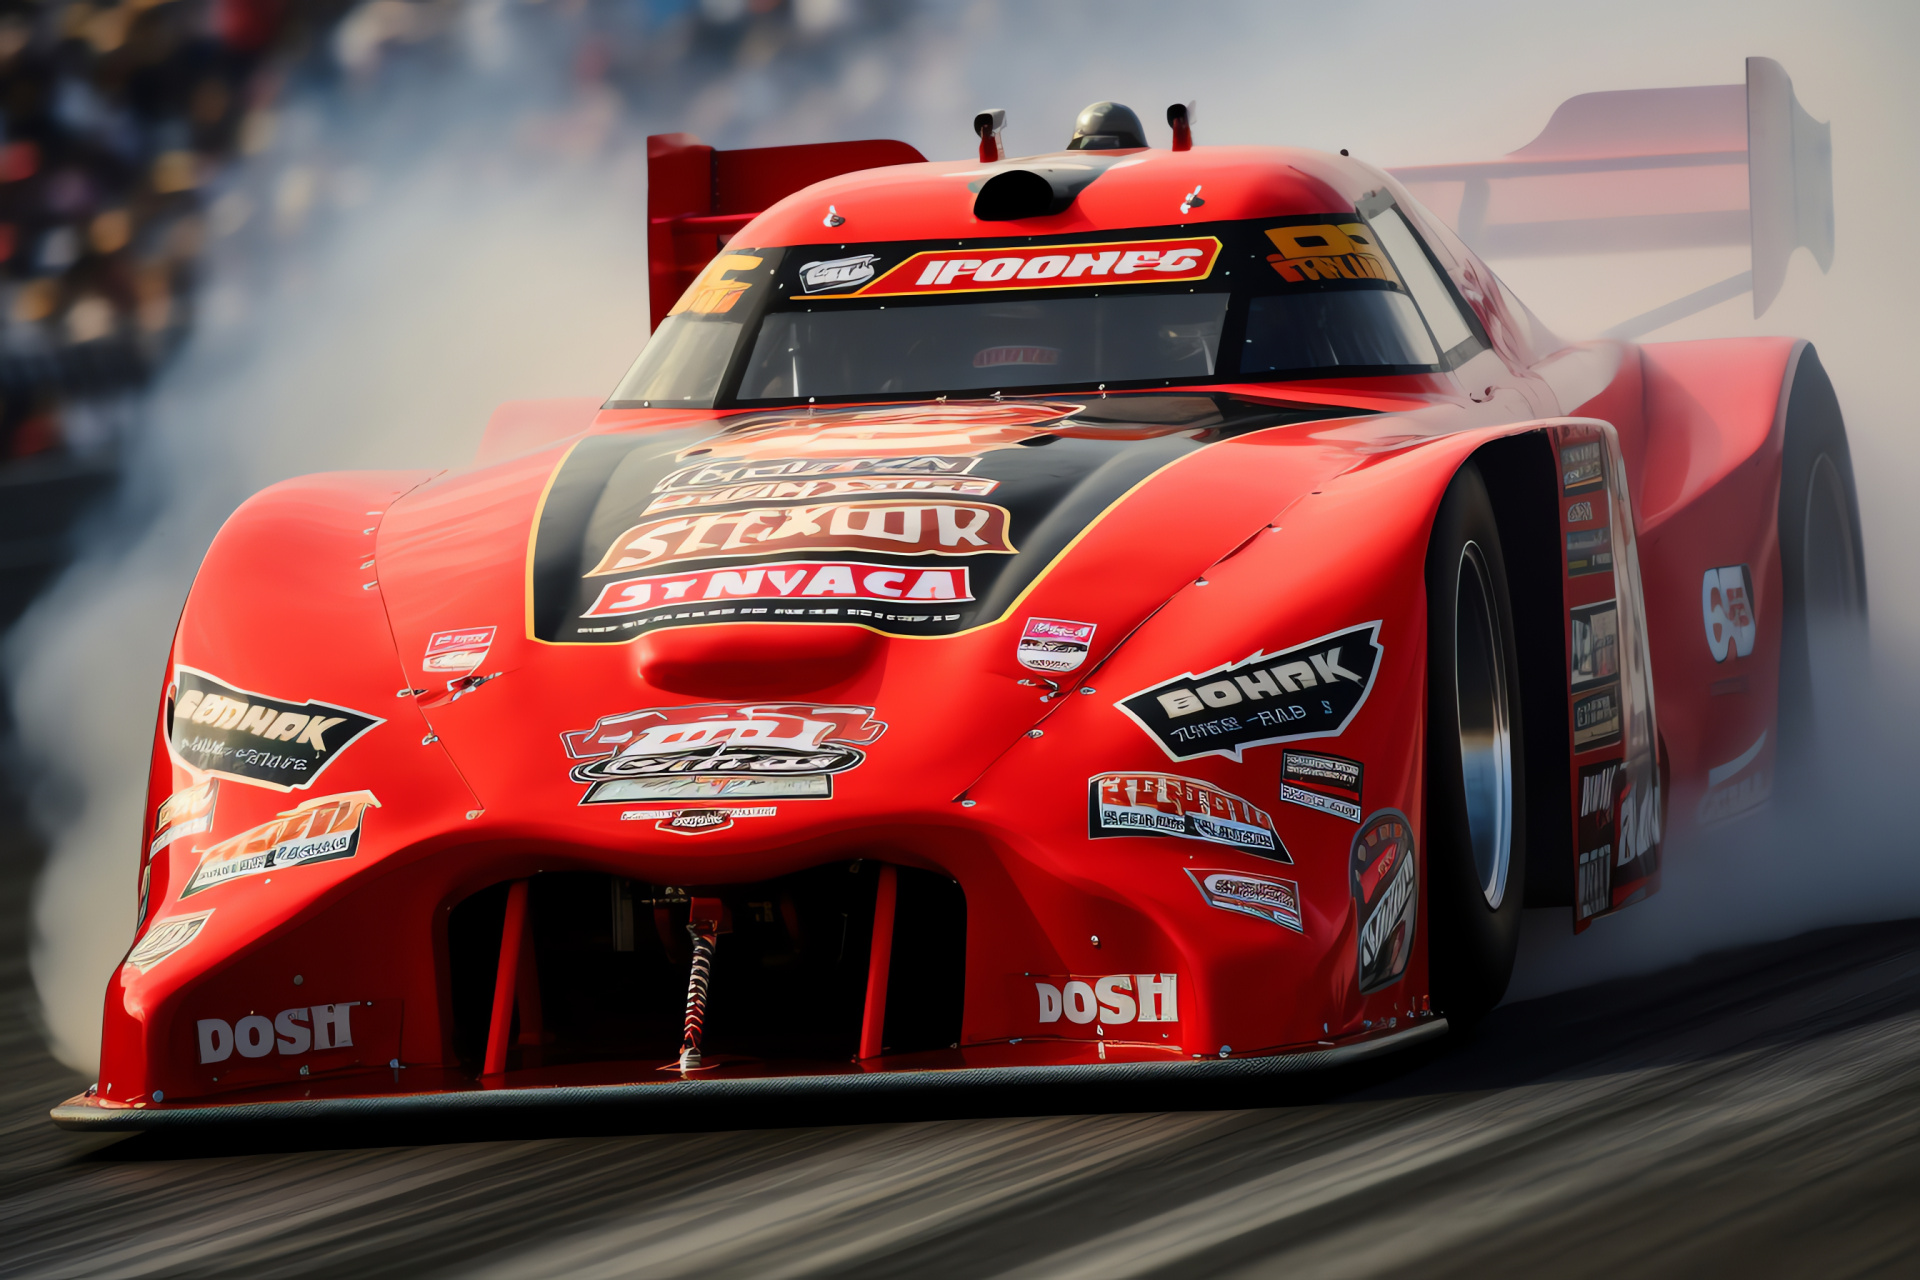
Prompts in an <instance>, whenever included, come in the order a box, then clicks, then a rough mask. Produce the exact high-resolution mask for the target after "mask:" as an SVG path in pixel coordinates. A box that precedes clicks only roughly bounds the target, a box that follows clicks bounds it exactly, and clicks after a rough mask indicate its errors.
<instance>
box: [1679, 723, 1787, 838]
mask: <svg viewBox="0 0 1920 1280" xmlns="http://www.w3.org/2000/svg"><path fill="white" fill-rule="evenodd" d="M1766 745H1767V735H1766V733H1765V732H1762V733H1761V734H1760V736H1759V737H1758V738H1756V739H1754V743H1753V745H1752V746H1750V747H1748V748H1747V749H1746V750H1745V751H1742V752H1741V753H1740V754H1739V755H1737V756H1735V757H1734V758H1733V759H1731V760H1729V761H1727V762H1726V763H1725V764H1717V765H1715V766H1714V767H1713V768H1711V769H1709V770H1707V791H1706V794H1705V795H1703V796H1701V797H1700V804H1699V806H1698V808H1697V809H1696V811H1695V812H1696V814H1697V816H1698V817H1699V820H1700V823H1701V825H1703V826H1704V825H1706V824H1707V823H1710V822H1725V821H1727V820H1728V819H1729V818H1737V817H1739V816H1740V815H1741V814H1743V813H1746V812H1748V811H1749V810H1751V809H1757V808H1759V807H1760V806H1761V805H1763V804H1765V803H1766V802H1767V799H1768V797H1770V796H1771V795H1772V794H1773V784H1772V783H1771V782H1770V781H1769V780H1768V778H1767V774H1766V771H1765V770H1764V769H1752V770H1749V766H1751V765H1752V764H1754V762H1756V761H1757V760H1759V758H1760V752H1761V750H1762V749H1763V748H1765V747H1766Z"/></svg>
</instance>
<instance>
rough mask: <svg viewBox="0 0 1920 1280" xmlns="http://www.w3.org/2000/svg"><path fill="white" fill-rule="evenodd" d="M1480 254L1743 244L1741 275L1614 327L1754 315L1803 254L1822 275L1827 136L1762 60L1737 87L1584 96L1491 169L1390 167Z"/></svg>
mask: <svg viewBox="0 0 1920 1280" xmlns="http://www.w3.org/2000/svg"><path fill="white" fill-rule="evenodd" d="M1389 172H1390V173H1392V174H1393V176H1394V177H1396V178H1398V179H1399V180H1400V181H1401V182H1402V183H1403V184H1404V185H1405V186H1406V187H1407V189H1408V190H1409V191H1411V192H1412V193H1413V195H1414V197H1415V198H1416V199H1418V200H1419V201H1420V202H1421V203H1422V204H1424V205H1426V206H1427V207H1429V208H1431V209H1432V210H1433V211H1434V212H1435V213H1436V214H1438V215H1439V216H1440V217H1442V218H1444V219H1446V220H1447V221H1448V222H1449V223H1450V224H1451V225H1452V226H1453V227H1454V229H1455V230H1456V231H1458V232H1459V234H1460V238H1461V239H1462V240H1465V241H1466V242H1467V244H1469V245H1470V246H1472V247H1473V249H1474V251H1475V252H1476V253H1478V254H1480V256H1481V257H1483V258H1488V259H1498V258H1515V257H1540V256H1559V255H1577V254H1593V253H1620V252H1638V251H1641V250H1647V249H1674V248H1695V247H1699V246H1705V245H1736V244H1744V245H1747V246H1748V247H1749V250H1750V254H1751V263H1752V266H1751V268H1750V269H1749V270H1747V271H1744V272H1742V273H1740V274H1739V275H1736V276H1733V277H1732V278H1730V279H1727V280H1723V281H1721V282H1719V283H1718V284H1714V285H1710V286H1708V287H1707V288H1706V289H1702V290H1700V291H1698V292H1697V293H1693V294H1689V295H1688V296H1687V297H1685V298H1680V299H1677V300H1675V301H1674V302H1671V303H1668V304H1667V305H1665V306H1663V307H1659V308H1656V309H1655V310H1653V311H1649V312H1647V313H1646V314H1645V315H1642V316H1635V317H1634V318H1633V319H1632V320H1629V321H1626V322H1625V323H1623V324H1621V325H1617V326H1615V327H1614V329H1612V330H1610V331H1609V336H1611V337H1619V338H1630V337H1637V336H1639V334H1641V333H1646V332H1649V331H1651V330H1653V329H1657V328H1659V327H1661V326H1662V325H1666V324H1671V323H1673V322H1674V321H1675V320H1679V319H1682V318H1683V317H1685V316H1689V315H1692V314H1693V313H1695V312H1697V311H1703V310H1705V309H1706V308H1707V307H1710V306H1713V305H1715V304H1717V303H1720V302H1724V301H1726V300H1727V299H1729V298H1735V297H1738V296H1739V295H1740V294H1742V293H1745V292H1749V291H1751V292H1752V294H1753V314H1754V315H1755V316H1756V317H1757V316H1759V315H1760V314H1761V313H1762V312H1764V311H1765V310H1766V309H1767V307H1768V306H1770V305H1771V304H1772V302H1773V300H1774V298H1775V297H1776V296H1778V294H1779V292H1780V288H1781V286H1782V285H1783V284H1784V283H1785V282H1786V276H1787V259H1788V258H1789V257H1790V256H1791V255H1792V253H1793V251H1794V250H1795V249H1796V248H1806V249H1807V250H1809V251H1810V252H1812V254H1813V258H1814V261H1816V262H1817V263H1819V264H1820V269H1821V270H1822V271H1825V270H1827V269H1828V268H1829V267H1831V266H1832V265H1833V142H1832V131H1831V127H1830V126H1829V125H1826V124H1822V123H1820V122H1818V121H1816V120H1814V119H1813V117H1811V116H1809V115H1808V114H1807V113H1806V111H1805V110H1804V109H1803V108H1802V107H1801V106H1800V103H1799V101H1798V100H1797V99H1796V98H1795V97H1794V96H1793V82H1792V81H1791V80H1790V79H1788V78H1787V73H1786V71H1785V69H1784V68H1782V67H1781V65H1780V64H1779V63H1777V62H1775V61H1774V60H1773V59H1771V58H1748V59H1747V82H1746V83H1745V84H1724V85H1703V86H1697V87H1693V88H1686V89H1627V90H1620V91H1615V92H1611V93H1583V94H1581V95H1579V96H1578V97H1575V98H1569V99H1567V100H1566V101H1565V102H1563V103H1561V104H1560V106H1559V108H1558V109H1557V110H1555V111H1554V113H1553V117H1552V119H1550V120H1548V121H1547V127H1546V128H1545V129H1543V130H1541V131H1540V136H1539V137H1537V138H1535V139H1534V140H1533V141H1532V142H1529V143H1528V144H1527V145H1526V146H1524V147H1522V148H1520V149H1519V150H1518V151H1515V152H1513V153H1511V154H1509V155H1505V156H1502V157H1500V158H1499V159H1498V160H1485V161H1480V162H1477V163H1473V164H1439V165H1417V166H1414V167H1410V168H1404V169H1391V170H1389Z"/></svg>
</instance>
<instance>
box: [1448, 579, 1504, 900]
mask: <svg viewBox="0 0 1920 1280" xmlns="http://www.w3.org/2000/svg"><path fill="white" fill-rule="evenodd" d="M1492 583H1493V576H1492V574H1490V573H1489V572H1488V571H1487V562H1486V558H1485V556H1484V555H1482V553H1481V551H1480V547H1479V544H1477V543H1473V542H1469V543H1467V545H1466V546H1465V547H1463V548H1462V549H1461V551H1460V574H1459V579H1458V586H1457V588H1456V589H1455V594H1454V611H1453V631H1454V635H1453V689H1454V706H1455V708H1456V710H1457V714H1458V719H1459V730H1460V781H1461V784H1462V785H1461V790H1462V794H1463V795H1464V796H1465V797H1466V802H1467V832H1468V835H1469V836H1470V838H1471V839H1472V842H1473V868H1474V872H1475V874H1476V875H1477V876H1478V877H1479V879H1480V892H1481V893H1482V894H1483V895H1485V897H1486V900H1487V906H1488V907H1489V908H1491V909H1493V910H1496V911H1497V910H1498V909H1499V907H1500V904H1501V902H1502V901H1504V900H1505V898H1506V896H1507V871H1508V868H1509V866H1510V864H1511V862H1512V857H1513V740H1512V735H1511V733H1510V731H1509V721H1508V717H1507V655H1506V644H1505V640H1504V637H1503V636H1502V634H1501V631H1500V627H1499V623H1498V619H1497V617H1496V615H1495V613H1494V608H1493V590H1492Z"/></svg>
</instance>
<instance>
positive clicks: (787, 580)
mask: <svg viewBox="0 0 1920 1280" xmlns="http://www.w3.org/2000/svg"><path fill="white" fill-rule="evenodd" d="M829 599H831V600H896V601H901V600H904V601H909V602H924V603H931V602H934V601H941V600H971V599H973V590H972V586H971V583H970V580H969V578H968V576H967V571H966V570H965V569H962V568H952V569H948V568H939V569H918V568H906V569H901V568H895V567H893V566H890V565H879V564H870V563H867V562H865V561H854V560H785V561H782V562H781V563H779V564H774V565H768V566H766V567H765V568H756V569H700V570H696V571H694V572H692V573H658V574H653V575H650V576H648V577H644V578H629V579H627V580H625V581H623V582H612V583H608V584H607V586H606V587H605V588H603V589H602V590H601V592H600V594H599V595H598V596H597V597H595V598H594V602H593V603H592V604H591V605H589V606H587V610H586V612H585V613H583V614H581V615H580V616H581V617H583V618H622V617H626V616H627V615H629V614H635V613H646V612H648V611H649V610H654V609H673V608H685V607H686V606H687V605H689V604H693V603H695V602H697V601H704V600H724V601H727V602H728V603H734V602H738V601H760V600H807V601H812V602H814V603H818V602H819V601H821V600H829ZM758 612H759V613H763V614H766V613H769V612H771V614H773V615H781V614H787V613H791V614H800V613H803V612H805V611H804V610H801V609H789V610H782V609H773V610H771V611H769V610H767V609H761V610H758Z"/></svg>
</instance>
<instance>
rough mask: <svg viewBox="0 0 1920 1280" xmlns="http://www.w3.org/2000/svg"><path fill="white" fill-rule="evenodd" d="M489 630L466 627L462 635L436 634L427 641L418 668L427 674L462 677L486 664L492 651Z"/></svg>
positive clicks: (453, 632) (457, 633) (454, 633)
mask: <svg viewBox="0 0 1920 1280" xmlns="http://www.w3.org/2000/svg"><path fill="white" fill-rule="evenodd" d="M493 632H494V629H493V628H492V627H469V628H467V629H466V630H465V631H436V632H434V633H433V634H432V635H430V636H428V637H427V652H426V655H425V656H424V657H423V658H421V660H420V665H421V667H422V668H423V669H425V670H426V671H428V672H432V673H435V674H441V675H453V676H457V675H463V674H465V673H466V672H469V671H471V670H473V669H474V668H475V667H477V666H479V665H480V664H481V663H483V662H485V661H486V660H487V650H489V649H491V648H492V647H493Z"/></svg>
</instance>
